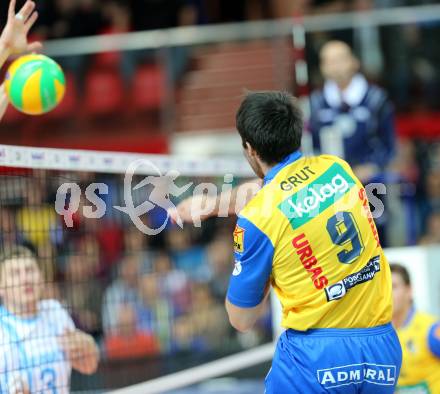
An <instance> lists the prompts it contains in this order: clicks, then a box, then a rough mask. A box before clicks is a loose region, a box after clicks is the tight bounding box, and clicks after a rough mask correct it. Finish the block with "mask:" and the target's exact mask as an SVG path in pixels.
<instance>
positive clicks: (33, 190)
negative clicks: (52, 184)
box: [16, 178, 61, 248]
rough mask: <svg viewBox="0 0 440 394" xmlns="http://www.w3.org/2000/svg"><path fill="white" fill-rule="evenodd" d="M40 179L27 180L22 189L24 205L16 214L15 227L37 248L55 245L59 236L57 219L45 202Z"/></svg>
mask: <svg viewBox="0 0 440 394" xmlns="http://www.w3.org/2000/svg"><path fill="white" fill-rule="evenodd" d="M40 182H41V178H40V179H38V180H34V179H32V178H28V179H27V185H26V187H25V188H24V193H25V196H24V198H25V200H26V201H25V205H24V206H23V207H22V208H20V209H19V210H18V212H17V217H16V226H17V229H18V231H19V232H20V233H21V234H23V236H24V237H25V238H26V240H27V241H29V242H31V243H32V244H33V245H34V246H36V247H37V248H38V247H39V246H41V245H47V244H50V243H54V244H56V243H57V240H58V237H57V236H58V235H60V234H61V232H60V230H61V224H60V223H59V218H58V216H57V214H56V212H55V210H54V209H53V206H52V205H51V204H48V203H47V201H46V200H45V198H46V196H45V190H44V186H43V185H42V184H41V183H40Z"/></svg>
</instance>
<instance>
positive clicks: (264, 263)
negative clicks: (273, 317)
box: [227, 217, 274, 308]
mask: <svg viewBox="0 0 440 394" xmlns="http://www.w3.org/2000/svg"><path fill="white" fill-rule="evenodd" d="M237 226H238V227H239V228H241V229H243V230H244V232H243V240H242V249H243V250H242V252H235V269H234V272H233V273H232V276H231V280H230V281H229V289H228V294H227V299H228V300H229V301H230V302H231V303H232V304H233V305H236V306H238V307H242V308H253V307H255V306H257V305H259V304H260V303H261V301H263V298H264V289H265V287H266V285H267V282H268V281H269V278H270V274H271V272H272V260H273V254H274V247H273V245H272V242H271V241H270V239H269V238H268V236H267V235H266V234H264V233H263V232H262V231H261V230H260V229H259V228H258V227H257V226H255V225H254V224H253V223H252V222H250V221H249V220H247V219H245V218H243V217H239V218H238V221H237Z"/></svg>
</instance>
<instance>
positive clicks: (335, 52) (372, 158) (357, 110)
mask: <svg viewBox="0 0 440 394" xmlns="http://www.w3.org/2000/svg"><path fill="white" fill-rule="evenodd" d="M320 56H321V72H322V74H323V76H324V77H325V79H326V81H325V84H324V87H323V89H322V90H319V91H315V92H313V94H312V96H311V99H310V104H311V110H310V121H309V129H310V131H311V133H312V137H313V146H314V148H315V150H317V151H318V152H321V153H328V154H334V155H337V156H340V157H342V158H344V159H345V160H347V161H348V163H349V164H350V165H351V166H352V167H353V169H354V171H355V173H356V174H357V175H358V176H359V178H360V179H361V180H362V181H364V182H368V181H369V180H371V179H372V178H373V177H374V176H376V175H377V174H378V173H379V172H381V171H384V170H385V169H386V167H387V165H388V163H389V162H390V160H391V158H392V155H393V152H394V145H395V131H394V113H393V109H392V105H391V103H390V102H389V101H388V99H387V96H386V94H385V92H384V91H382V90H381V89H380V88H378V87H376V86H374V85H370V84H369V83H368V82H367V80H366V79H365V77H364V76H363V75H362V74H360V73H359V67H360V64H359V61H358V59H356V57H355V56H354V55H353V53H352V52H351V49H350V47H349V46H348V45H347V44H345V43H343V42H341V41H330V42H328V43H327V44H325V45H324V46H323V48H322V49H321V52H320Z"/></svg>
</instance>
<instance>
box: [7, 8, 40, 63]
mask: <svg viewBox="0 0 440 394" xmlns="http://www.w3.org/2000/svg"><path fill="white" fill-rule="evenodd" d="M15 4H16V0H11V1H10V3H9V10H8V21H7V23H6V26H5V28H4V29H3V32H2V34H1V36H0V45H1V46H2V47H3V48H4V50H6V51H7V52H8V54H9V55H16V54H20V53H24V52H34V51H37V50H39V49H41V48H42V44H41V42H38V41H37V42H32V43H29V42H28V37H27V36H28V33H29V30H30V29H31V27H32V26H33V25H34V23H35V21H36V20H37V18H38V12H37V11H35V3H34V2H33V1H30V0H28V1H26V3H25V4H24V6H23V7H22V8H21V10H20V11H19V12H18V13H17V14H15Z"/></svg>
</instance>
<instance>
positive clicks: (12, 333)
mask: <svg viewBox="0 0 440 394" xmlns="http://www.w3.org/2000/svg"><path fill="white" fill-rule="evenodd" d="M3 309H4V308H3ZM8 313H9V312H8ZM0 324H1V325H2V327H3V328H5V329H6V332H7V333H8V335H9V337H10V338H11V339H12V341H13V342H15V344H16V346H17V349H18V356H19V369H20V370H21V369H23V370H25V371H26V373H27V377H28V384H29V391H30V392H31V393H32V392H33V390H32V386H33V384H32V371H31V370H30V369H29V367H30V365H29V363H28V359H27V356H26V350H25V348H24V346H23V343H22V341H21V340H20V338H19V336H18V334H17V331H16V330H15V328H14V327H12V326H11V325H10V324H9V323H8V322H6V321H5V319H4V318H3V319H1V322H0Z"/></svg>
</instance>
